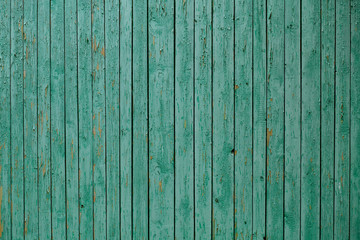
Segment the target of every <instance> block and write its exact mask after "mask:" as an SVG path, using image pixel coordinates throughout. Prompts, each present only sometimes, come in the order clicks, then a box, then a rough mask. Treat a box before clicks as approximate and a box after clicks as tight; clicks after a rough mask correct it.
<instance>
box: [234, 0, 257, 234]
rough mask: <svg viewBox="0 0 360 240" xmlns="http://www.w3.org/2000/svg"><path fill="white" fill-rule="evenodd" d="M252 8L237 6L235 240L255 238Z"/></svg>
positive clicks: (241, 3) (249, 4) (238, 3)
mask: <svg viewBox="0 0 360 240" xmlns="http://www.w3.org/2000/svg"><path fill="white" fill-rule="evenodd" d="M252 7H253V6H252V2H251V1H236V2H235V16H234V17H235V29H234V31H235V46H234V48H235V63H234V64H235V65H234V66H235V69H234V71H235V85H234V90H235V102H234V104H235V126H234V127H235V132H234V134H235V148H234V149H235V150H234V155H235V164H234V168H235V176H234V178H235V193H234V194H235V212H234V214H235V219H234V220H235V224H234V227H235V239H251V237H252V209H253V208H252V190H253V188H252V182H253V181H252V173H253V169H252V167H253V159H252V156H253V154H252V151H253V141H252V137H253V135H252V129H253V128H252V123H253V119H252V106H253V105H252V103H253V102H252V101H253V96H252V87H253V78H252V76H253V75H252V64H253V62H252V60H253V59H252V40H253V39H252V20H253V15H252V14H253V11H252ZM235 151H236V152H235Z"/></svg>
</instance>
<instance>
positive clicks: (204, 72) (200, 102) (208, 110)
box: [194, 0, 212, 239]
mask: <svg viewBox="0 0 360 240" xmlns="http://www.w3.org/2000/svg"><path fill="white" fill-rule="evenodd" d="M211 9H212V4H211V2H210V1H207V0H195V43H194V44H195V50H194V51H195V55H194V57H195V59H194V61H195V69H194V71H195V72H194V77H195V96H194V98H195V115H194V118H195V119H194V121H195V123H194V128H195V136H194V138H195V152H194V154H195V179H194V181H195V196H194V197H195V206H194V207H195V238H196V239H203V238H206V239H210V238H211V212H212V209H211V206H212V203H211V189H212V187H211V179H212V175H211V169H212V150H211V149H212V142H211V141H212V137H211V136H212V129H211V126H212V116H211V114H212V107H211V106H212V102H211V101H212V89H211V86H212V81H211V79H212V70H211V56H212V54H211V46H212V38H211V36H212V34H211V32H212V27H211V19H212V18H211V17H212V15H211V13H212V11H211Z"/></svg>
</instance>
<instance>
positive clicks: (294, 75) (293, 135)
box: [283, 0, 301, 240]
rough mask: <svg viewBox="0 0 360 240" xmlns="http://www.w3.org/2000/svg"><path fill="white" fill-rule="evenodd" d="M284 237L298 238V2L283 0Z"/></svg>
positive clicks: (299, 156) (299, 130) (299, 129)
mask: <svg viewBox="0 0 360 240" xmlns="http://www.w3.org/2000/svg"><path fill="white" fill-rule="evenodd" d="M284 48H285V49H284V51H285V100H284V101H285V109H284V110H285V119H284V123H285V124H284V125H285V139H284V141H285V143H284V144H285V156H284V158H285V162H284V164H285V166H284V169H285V180H284V181H285V182H284V193H285V195H284V220H283V221H284V239H294V240H295V239H300V159H301V155H300V132H301V127H300V117H301V116H300V112H301V110H300V106H301V105H300V2H299V1H295V0H292V1H285V46H284Z"/></svg>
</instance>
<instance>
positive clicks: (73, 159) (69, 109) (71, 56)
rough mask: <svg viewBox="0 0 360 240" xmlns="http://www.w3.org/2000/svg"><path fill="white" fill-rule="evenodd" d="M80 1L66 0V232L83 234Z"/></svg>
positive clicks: (72, 236) (75, 236) (71, 235)
mask: <svg viewBox="0 0 360 240" xmlns="http://www.w3.org/2000/svg"><path fill="white" fill-rule="evenodd" d="M76 4H77V2H76V1H65V121H66V126H65V128H66V130H65V131H66V136H65V139H66V140H65V143H66V145H65V148H66V151H65V159H66V209H67V214H66V224H67V225H66V231H67V237H68V238H69V239H75V238H78V237H79V201H78V198H79V167H78V162H79V159H78V149H79V146H78V101H77V100H78V98H77V93H78V88H77V16H76V15H77V6H76Z"/></svg>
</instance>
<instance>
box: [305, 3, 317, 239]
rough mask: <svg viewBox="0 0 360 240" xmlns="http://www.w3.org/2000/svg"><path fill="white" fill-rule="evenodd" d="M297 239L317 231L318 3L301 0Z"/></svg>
mask: <svg viewBox="0 0 360 240" xmlns="http://www.w3.org/2000/svg"><path fill="white" fill-rule="evenodd" d="M301 11H302V12H301V13H302V19H301V21H302V26H301V34H302V39H301V40H302V42H301V44H302V45H301V61H302V62H301V67H302V69H301V137H300V138H301V170H300V171H301V180H300V181H301V196H300V197H301V223H300V226H301V229H300V231H301V239H318V238H319V233H320V134H321V132H320V110H321V109H320V82H321V81H320V80H321V79H320V73H321V72H320V32H321V28H320V27H321V25H320V2H315V3H314V2H313V1H311V0H306V1H302V9H301Z"/></svg>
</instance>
